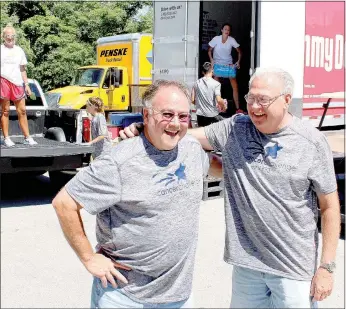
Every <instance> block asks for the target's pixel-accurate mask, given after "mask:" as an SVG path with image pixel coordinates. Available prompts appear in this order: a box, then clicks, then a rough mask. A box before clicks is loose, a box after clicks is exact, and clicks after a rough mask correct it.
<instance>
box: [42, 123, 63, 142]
mask: <svg viewBox="0 0 346 309" xmlns="http://www.w3.org/2000/svg"><path fill="white" fill-rule="evenodd" d="M44 137H45V138H48V139H52V140H54V141H57V142H66V137H65V133H64V130H63V129H61V128H59V127H52V128H49V129H48V130H47V132H46V134H45V135H44Z"/></svg>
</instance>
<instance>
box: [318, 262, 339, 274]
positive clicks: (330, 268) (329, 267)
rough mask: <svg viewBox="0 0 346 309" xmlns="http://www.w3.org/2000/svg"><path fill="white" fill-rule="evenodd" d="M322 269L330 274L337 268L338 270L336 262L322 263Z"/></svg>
mask: <svg viewBox="0 0 346 309" xmlns="http://www.w3.org/2000/svg"><path fill="white" fill-rule="evenodd" d="M320 268H324V269H326V270H328V272H330V273H331V274H332V273H333V272H334V270H335V268H336V264H335V262H329V263H322V264H321V265H320Z"/></svg>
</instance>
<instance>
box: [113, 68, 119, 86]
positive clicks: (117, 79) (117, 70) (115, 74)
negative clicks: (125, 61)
mask: <svg viewBox="0 0 346 309" xmlns="http://www.w3.org/2000/svg"><path fill="white" fill-rule="evenodd" d="M114 77H115V82H118V83H119V82H120V70H119V69H114Z"/></svg>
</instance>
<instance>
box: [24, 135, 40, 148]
mask: <svg viewBox="0 0 346 309" xmlns="http://www.w3.org/2000/svg"><path fill="white" fill-rule="evenodd" d="M24 144H25V145H31V146H33V145H37V142H35V141H34V139H33V138H32V137H31V136H29V137H27V138H26V139H25V140H24Z"/></svg>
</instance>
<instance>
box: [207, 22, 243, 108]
mask: <svg viewBox="0 0 346 309" xmlns="http://www.w3.org/2000/svg"><path fill="white" fill-rule="evenodd" d="M221 33H222V35H219V36H215V37H214V38H213V39H212V40H211V41H210V42H209V49H208V55H209V59H210V62H211V64H212V65H213V68H214V79H215V80H217V81H219V79H220V77H225V78H229V81H230V83H231V86H232V89H233V100H234V104H235V107H236V112H237V113H244V111H243V110H242V109H240V106H239V93H238V83H237V79H236V69H240V60H241V56H242V53H241V50H240V48H239V46H240V45H239V44H238V43H237V41H236V40H235V39H234V38H233V37H231V36H230V33H231V25H230V24H227V23H226V24H223V25H222V27H221ZM232 48H235V49H236V50H237V52H238V60H237V62H236V63H234V64H233V59H232V55H231V52H232Z"/></svg>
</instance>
